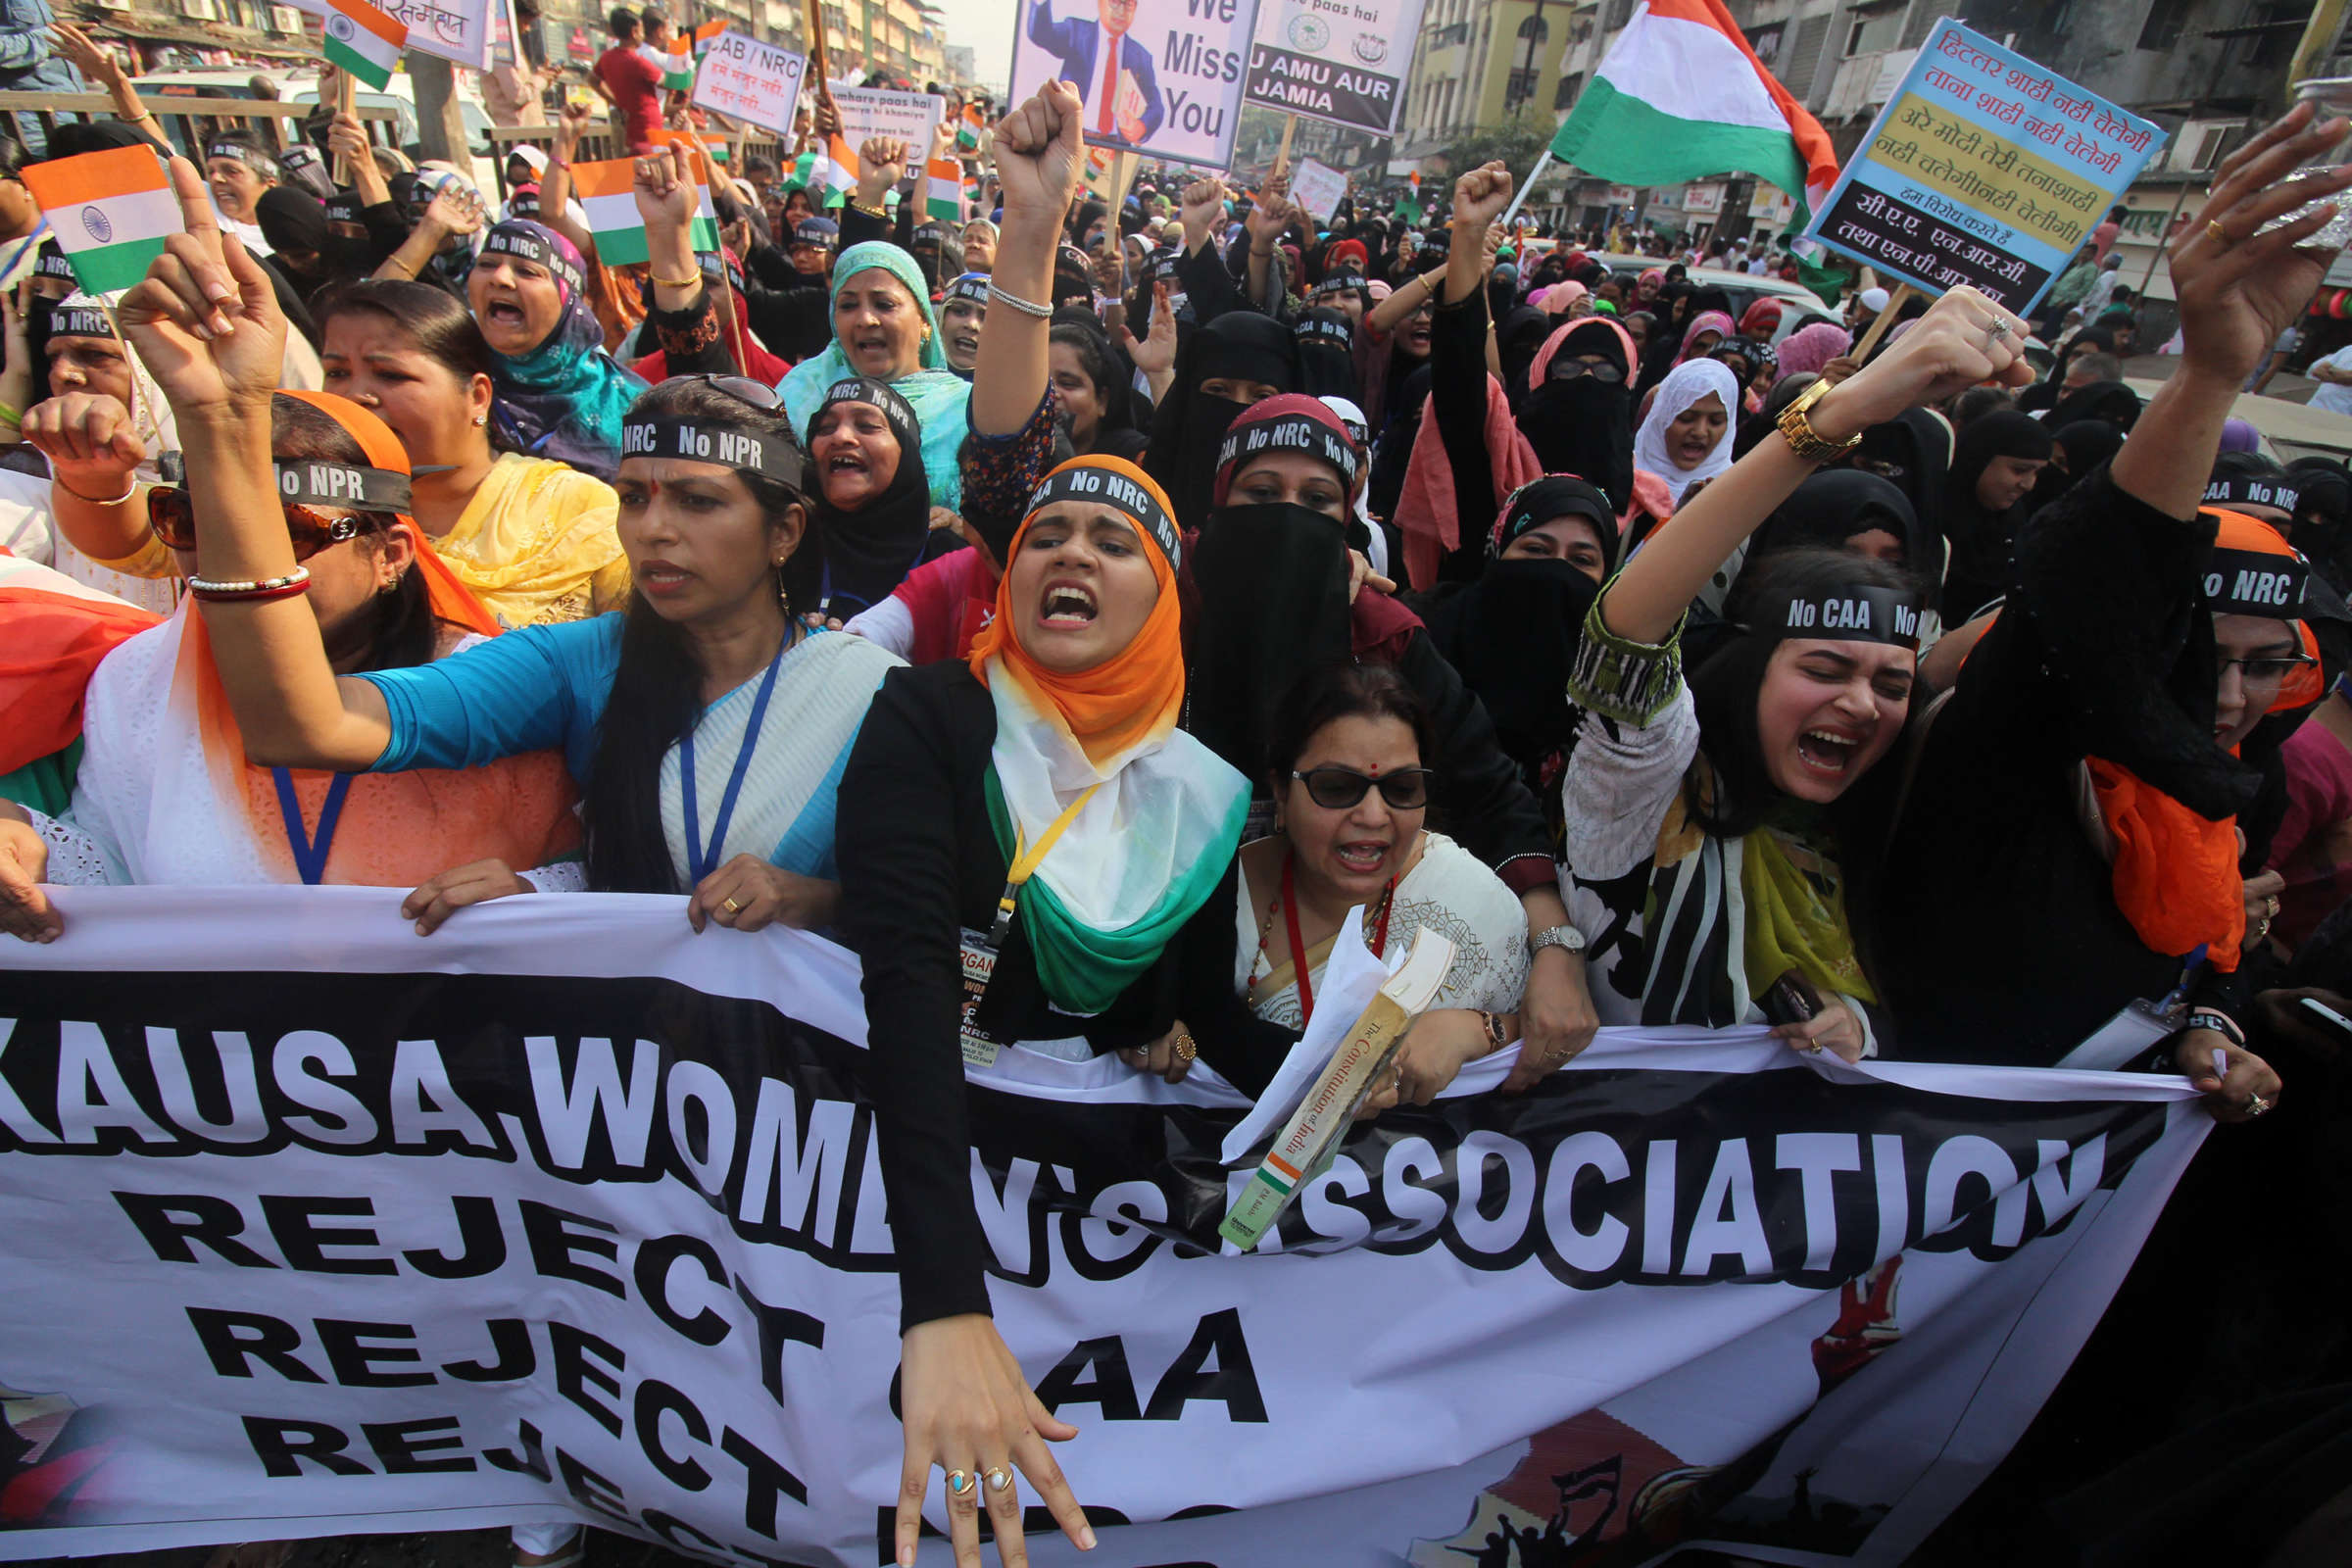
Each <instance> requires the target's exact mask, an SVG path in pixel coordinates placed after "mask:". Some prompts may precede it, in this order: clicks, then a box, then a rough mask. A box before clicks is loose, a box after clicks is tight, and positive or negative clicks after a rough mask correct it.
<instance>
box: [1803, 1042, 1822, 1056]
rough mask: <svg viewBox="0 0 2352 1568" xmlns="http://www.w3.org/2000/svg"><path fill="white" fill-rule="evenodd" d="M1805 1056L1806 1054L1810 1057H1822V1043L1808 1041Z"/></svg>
mask: <svg viewBox="0 0 2352 1568" xmlns="http://www.w3.org/2000/svg"><path fill="white" fill-rule="evenodd" d="M1805 1054H1807V1055H1809V1056H1818V1055H1820V1054H1821V1042H1820V1041H1818V1040H1808V1041H1806V1042H1805Z"/></svg>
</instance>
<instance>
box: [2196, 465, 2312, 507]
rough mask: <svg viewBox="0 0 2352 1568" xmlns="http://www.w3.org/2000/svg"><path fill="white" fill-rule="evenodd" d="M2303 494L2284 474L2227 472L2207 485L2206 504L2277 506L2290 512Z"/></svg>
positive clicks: (2217, 505)
mask: <svg viewBox="0 0 2352 1568" xmlns="http://www.w3.org/2000/svg"><path fill="white" fill-rule="evenodd" d="M2302 493H2303V492H2302V490H2301V489H2300V487H2298V486H2297V485H2296V483H2295V481H2294V480H2292V479H2290V478H2287V477H2286V476H2285V475H2283V474H2268V473H2226V474H2223V475H2222V476H2221V477H2220V478H2218V479H2216V480H2214V481H2213V482H2212V483H2210V484H2208V485H2206V487H2205V505H2207V506H2209V507H2225V508H2229V509H2231V510H2234V509H2236V508H2238V507H2277V508H2278V510H2279V511H2280V512H2292V511H2294V510H2295V502H2296V501H2297V500H2298V499H2299V498H2300V497H2301V495H2302Z"/></svg>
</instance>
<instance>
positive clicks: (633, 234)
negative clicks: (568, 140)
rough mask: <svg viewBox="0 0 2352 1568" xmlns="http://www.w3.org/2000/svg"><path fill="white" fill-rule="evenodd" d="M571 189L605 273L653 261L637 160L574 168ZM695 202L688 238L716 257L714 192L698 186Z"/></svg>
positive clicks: (716, 226)
mask: <svg viewBox="0 0 2352 1568" xmlns="http://www.w3.org/2000/svg"><path fill="white" fill-rule="evenodd" d="M571 188H572V191H573V193H574V195H575V196H576V197H577V198H578V200H579V204H580V206H581V207H582V209H584V210H585V211H586V212H587V214H588V232H589V233H590V234H591V235H593V236H594V237H595V239H596V254H597V259H598V260H599V261H601V262H603V263H604V264H605V265H606V266H607V267H632V266H635V265H636V264H637V263H639V262H644V261H650V260H651V259H652V255H653V253H652V250H651V247H650V245H649V243H648V241H647V237H646V232H645V219H644V218H643V216H641V215H640V214H639V213H638V211H637V168H636V160H635V159H632V158H607V159H604V160H603V161H601V162H599V163H593V164H574V165H572V166H571ZM695 198H696V199H695V215H694V221H693V223H692V224H690V225H689V236H688V237H689V238H690V239H691V240H692V241H693V246H694V249H696V250H697V251H714V250H716V249H718V220H717V219H716V217H715V216H713V214H712V210H711V187H710V186H708V185H697V186H696V187H695Z"/></svg>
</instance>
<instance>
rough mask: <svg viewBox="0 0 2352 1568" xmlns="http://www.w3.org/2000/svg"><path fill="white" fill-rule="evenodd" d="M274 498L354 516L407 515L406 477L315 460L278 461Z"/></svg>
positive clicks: (407, 488) (391, 472) (408, 505)
mask: <svg viewBox="0 0 2352 1568" xmlns="http://www.w3.org/2000/svg"><path fill="white" fill-rule="evenodd" d="M277 496H278V499H279V500H280V501H293V502H298V503H302V504H306V505H310V506H319V507H349V508H350V509H351V510H352V511H354V512H397V513H407V512H408V511H410V504H409V476H408V475H407V474H405V473H395V472H393V471H392V470H391V469H389V468H365V467H360V466H356V465H354V464H349V463H328V462H321V461H319V460H318V459H314V458H300V459H288V458H280V459H278V460H277Z"/></svg>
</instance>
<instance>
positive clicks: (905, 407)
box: [809, 375, 923, 457]
mask: <svg viewBox="0 0 2352 1568" xmlns="http://www.w3.org/2000/svg"><path fill="white" fill-rule="evenodd" d="M836 403H863V404H867V405H869V406H870V407H873V408H877V409H880V410H881V411H882V417H884V418H886V419H888V420H889V421H890V428H891V430H892V431H893V432H894V433H895V434H896V435H897V436H898V438H899V446H900V448H901V449H902V450H904V451H911V452H915V453H916V455H917V456H918V457H919V456H920V455H921V454H920V452H919V448H920V447H921V446H922V441H923V424H922V421H921V420H920V419H918V418H916V417H915V414H914V408H913V405H911V404H909V403H908V402H907V400H906V399H905V398H903V397H901V396H899V395H898V394H897V393H896V392H893V391H892V390H891V389H890V388H889V387H887V386H885V385H883V384H882V383H881V382H879V381H875V380H870V379H868V378H867V377H865V376H862V375H854V376H850V377H848V378H847V379H845V380H840V381H836V382H834V383H833V384H832V385H831V386H829V387H827V388H825V395H824V398H823V399H822V401H820V402H819V403H818V404H817V406H816V413H814V414H811V415H810V416H809V439H810V440H811V441H813V440H814V439H815V431H816V421H817V419H818V418H819V417H822V416H823V414H824V412H825V411H826V410H827V409H829V408H831V407H832V406H833V405H834V404H836Z"/></svg>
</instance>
